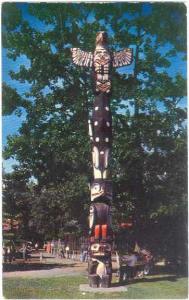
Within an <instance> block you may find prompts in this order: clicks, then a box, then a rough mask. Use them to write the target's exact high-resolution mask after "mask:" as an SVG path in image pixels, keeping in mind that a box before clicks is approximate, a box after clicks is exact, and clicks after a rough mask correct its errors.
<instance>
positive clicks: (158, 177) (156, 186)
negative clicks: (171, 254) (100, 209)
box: [3, 3, 186, 254]
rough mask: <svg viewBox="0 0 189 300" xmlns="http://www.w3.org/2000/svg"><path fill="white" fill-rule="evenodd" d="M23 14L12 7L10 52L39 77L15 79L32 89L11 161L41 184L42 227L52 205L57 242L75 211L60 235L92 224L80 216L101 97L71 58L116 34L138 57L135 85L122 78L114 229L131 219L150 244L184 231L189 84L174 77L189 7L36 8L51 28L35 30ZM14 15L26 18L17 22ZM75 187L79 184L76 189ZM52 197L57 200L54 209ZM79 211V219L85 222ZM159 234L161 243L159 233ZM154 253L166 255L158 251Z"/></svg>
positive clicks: (36, 205)
mask: <svg viewBox="0 0 189 300" xmlns="http://www.w3.org/2000/svg"><path fill="white" fill-rule="evenodd" d="M22 7H23V4H14V3H12V4H10V3H9V4H7V3H5V4H4V5H3V12H4V14H5V18H4V19H3V22H4V23H3V25H4V31H3V45H4V47H5V48H7V51H8V56H9V58H11V59H13V60H16V58H17V57H18V56H19V55H25V56H26V57H27V58H28V59H29V61H30V67H28V68H26V67H25V66H23V65H22V66H20V70H19V71H18V72H17V73H15V72H11V77H12V79H14V80H17V81H18V82H23V81H24V82H28V83H30V85H31V87H30V91H29V92H27V93H25V95H24V96H23V97H24V99H23V97H21V96H20V97H21V99H20V101H19V105H20V102H21V103H22V106H23V107H24V109H25V112H26V115H27V117H26V121H25V122H24V123H23V124H22V126H21V128H20V131H19V134H18V135H15V136H12V137H9V139H8V145H7V147H6V148H5V151H4V156H5V158H9V157H11V156H13V157H15V158H16V159H17V160H18V161H19V162H20V165H21V166H22V167H24V168H26V169H27V170H28V171H29V173H30V175H31V176H34V177H35V178H36V179H37V181H38V187H37V193H38V194H37V195H36V196H35V199H34V200H33V204H32V207H33V216H34V218H35V222H34V223H35V226H37V228H39V227H40V226H41V225H40V224H41V223H40V221H39V220H40V218H39V217H38V216H41V215H42V214H43V212H44V209H45V208H44V205H45V204H44V203H47V207H46V211H48V212H49V214H51V213H52V203H53V206H55V207H56V213H57V218H54V221H53V220H52V221H51V222H53V224H54V225H53V226H54V229H53V231H52V234H56V233H55V231H56V230H55V228H56V227H58V223H57V222H59V221H58V218H59V217H60V219H61V215H64V214H65V211H66V209H69V214H70V215H69V217H68V218H66V222H65V223H64V225H61V226H63V228H64V226H66V223H67V222H68V223H69V221H70V220H71V218H73V219H74V220H76V219H78V220H79V223H80V224H82V225H83V224H84V223H85V222H86V214H84V215H83V218H82V220H81V219H79V216H80V209H85V207H86V205H88V204H89V193H87V191H86V190H85V191H84V186H85V185H86V184H87V179H86V178H89V180H90V177H91V175H92V167H91V158H90V144H89V138H88V136H87V120H88V115H89V114H90V112H91V108H92V100H93V96H92V88H91V80H90V71H89V70H83V69H80V68H76V67H75V66H74V65H73V64H72V63H71V56H70V49H69V48H70V47H72V46H73V47H81V48H83V49H87V50H89V51H90V50H93V49H94V41H95V36H96V32H97V31H98V30H107V31H108V32H109V33H110V45H111V47H112V50H114V49H120V48H125V47H128V46H130V45H133V48H134V63H133V66H132V71H131V74H130V76H127V75H126V74H125V69H122V72H118V70H116V71H114V74H113V75H114V76H113V93H112V102H111V106H112V111H113V123H114V127H113V128H114V146H113V157H112V176H113V181H114V183H115V184H114V185H115V186H114V191H115V199H114V202H113V206H114V208H115V217H114V220H115V222H118V221H120V219H123V220H124V219H126V218H127V217H129V216H130V215H132V216H133V219H134V220H135V223H136V228H135V230H134V231H135V235H136V238H137V239H140V237H141V239H142V240H144V239H147V237H148V240H150V238H151V240H152V238H153V233H152V232H151V230H150V228H157V226H156V224H160V225H162V224H164V220H166V218H167V220H168V218H171V220H172V221H173V220H174V218H175V216H178V214H179V217H178V219H179V218H180V221H179V224H180V225H179V226H181V227H183V226H184V223H183V221H182V220H183V217H182V216H183V215H185V212H184V207H185V206H186V202H185V200H184V198H185V194H186V186H185V183H184V178H185V175H186V164H185V157H186V133H185V119H186V110H185V109H184V108H183V107H182V106H180V104H179V103H180V101H181V100H182V99H183V97H184V96H186V80H185V78H184V76H183V74H181V73H177V72H176V71H174V72H172V73H171V72H170V70H169V67H170V66H171V64H172V59H173V58H176V57H178V54H179V55H180V56H181V55H182V56H183V59H184V56H185V52H186V8H185V6H184V5H183V4H182V3H152V4H148V3H111V4H110V3H109V4H94V3H93V4H76V3H72V4H62V3H60V4H57V3H56V4H50V3H49V4H47V3H38V4H27V9H28V12H29V14H30V15H31V16H33V17H35V18H36V20H37V21H40V22H42V24H43V27H41V25H39V26H38V27H37V26H35V27H34V26H32V24H31V23H30V19H29V18H27V19H26V18H25V15H24V14H23V13H22V10H21V9H22ZM25 8H26V6H25ZM12 11H14V13H15V14H16V16H17V18H15V20H12ZM16 20H17V21H16ZM126 72H127V71H126ZM9 99H11V98H9ZM160 108H161V109H160ZM79 178H81V180H79ZM178 180H179V183H180V184H179V185H177V184H176V182H177V181H178ZM73 183H75V184H76V183H77V188H76V187H75V185H74V186H73ZM44 189H45V192H44ZM76 190H77V191H78V192H76ZM173 190H174V193H172V194H171V191H173ZM61 193H62V194H63V195H64V196H63V197H62V198H63V200H62V203H61V201H60V199H61ZM52 194H55V199H53V200H50V199H52ZM44 199H46V202H45V200H44ZM68 199H69V201H68ZM76 199H77V201H76ZM60 203H61V204H60ZM69 203H70V204H69ZM72 204H74V206H73V205H72ZM69 205H70V208H69ZM177 205H178V206H177ZM58 207H60V211H59V213H58ZM74 207H76V208H77V209H78V212H77V211H76V214H75V212H74V209H73V208H74ZM173 207H175V208H174V209H173ZM178 207H179V209H178ZM120 208H121V209H120ZM85 212H86V210H85ZM58 214H59V215H58ZM52 215H53V213H52ZM55 219H56V220H55ZM47 221H48V220H47V218H46V221H45V220H44V223H43V224H44V228H45V227H46V229H44V228H43V233H44V234H45V232H47V231H48V230H49V225H48V222H47ZM172 221H171V222H172ZM165 222H166V221H165ZM62 224H63V223H62ZM152 225H153V226H155V227H153V226H152ZM160 227H161V226H160ZM160 227H159V228H160ZM58 231H59V230H58ZM156 231H157V235H158V238H159V239H160V240H161V239H162V237H163V236H162V234H161V232H160V230H159V229H157V230H156ZM142 233H143V234H142ZM57 234H59V233H57ZM174 234H175V231H174V233H173V235H174ZM176 234H178V232H177V233H176ZM173 235H172V236H171V237H170V240H173ZM167 236H168V233H167V234H166V237H167ZM168 244H169V243H168V242H167V243H166V245H168ZM154 248H156V249H157V244H155V243H154ZM167 249H168V250H170V246H167ZM167 249H166V253H168V250H167ZM160 250H161V249H160ZM163 251H164V250H162V253H164V254H165V251H164V252H163Z"/></svg>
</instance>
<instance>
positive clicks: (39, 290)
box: [3, 275, 187, 299]
mask: <svg viewBox="0 0 189 300" xmlns="http://www.w3.org/2000/svg"><path fill="white" fill-rule="evenodd" d="M82 283H88V279H87V278H86V277H84V276H63V277H53V278H36V279H33V278H16V277H14V278H4V279H3V295H4V297H5V298H7V299H31V298H34V299H102V298H103V299H110V298H111V299H116V298H117V299H118V298H121V299H136V298H138V299H148V298H151V299H157V298H158V299H160V298H164V299H176V298H177V299H178V298H179V299H184V298H187V278H186V277H185V278H184V277H181V278H177V277H175V276H170V275H154V276H149V277H146V278H145V279H144V280H143V281H139V280H138V281H137V282H135V283H134V282H133V283H131V284H129V285H128V286H127V287H128V291H127V292H120V293H83V292H81V291H79V285H80V284H82Z"/></svg>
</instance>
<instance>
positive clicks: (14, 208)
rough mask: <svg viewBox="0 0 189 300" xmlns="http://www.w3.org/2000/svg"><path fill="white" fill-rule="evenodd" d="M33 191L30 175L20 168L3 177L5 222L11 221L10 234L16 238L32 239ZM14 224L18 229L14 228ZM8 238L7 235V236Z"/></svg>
mask: <svg viewBox="0 0 189 300" xmlns="http://www.w3.org/2000/svg"><path fill="white" fill-rule="evenodd" d="M31 195H32V193H31V189H30V185H29V183H28V173H27V171H26V170H21V169H19V168H18V167H16V168H15V170H14V171H13V172H12V173H10V174H9V173H7V174H6V173H5V174H4V176H3V220H4V221H5V222H6V221H7V219H9V220H10V227H11V228H10V233H11V234H12V235H13V236H14V238H15V239H16V238H24V239H26V240H28V239H30V238H31V237H32V233H31V232H30V218H31ZM14 222H17V223H18V228H14ZM5 236H6V234H5Z"/></svg>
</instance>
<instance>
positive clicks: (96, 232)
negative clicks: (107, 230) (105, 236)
mask: <svg viewBox="0 0 189 300" xmlns="http://www.w3.org/2000/svg"><path fill="white" fill-rule="evenodd" d="M99 238H100V225H96V226H95V239H99Z"/></svg>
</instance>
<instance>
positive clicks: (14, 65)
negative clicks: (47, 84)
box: [2, 3, 186, 172]
mask: <svg viewBox="0 0 189 300" xmlns="http://www.w3.org/2000/svg"><path fill="white" fill-rule="evenodd" d="M18 6H19V7H20V8H21V10H22V14H23V17H24V18H25V19H26V20H27V21H28V22H29V23H30V25H31V26H32V27H34V28H35V29H37V30H40V31H43V32H44V31H48V30H49V29H51V28H52V26H47V25H45V26H44V24H43V23H42V22H41V21H39V20H38V19H37V18H35V17H33V16H31V15H30V14H29V13H28V11H27V4H25V3H20V4H18ZM149 12H150V5H149V4H148V3H147V4H146V6H145V8H144V14H148V13H149ZM131 47H133V48H135V46H134V45H131ZM167 47H169V45H167ZM164 50H165V49H164ZM6 54H7V50H6V49H2V79H3V81H4V82H6V83H7V84H8V85H10V86H11V87H13V88H15V89H16V90H17V92H18V93H19V94H21V95H22V94H24V93H25V92H27V91H28V90H29V88H30V85H29V84H28V83H18V82H17V81H16V80H12V79H11V78H10V76H9V71H10V70H13V71H15V72H17V71H18V70H19V67H20V65H22V64H23V65H25V66H26V67H29V66H30V61H29V60H28V59H27V57H26V56H24V55H22V56H20V57H19V58H17V60H16V61H12V60H10V59H8V58H7V56H6ZM133 64H134V63H133ZM133 64H132V65H131V66H130V67H126V68H125V67H123V68H120V70H119V71H120V73H127V74H128V73H132V69H133ZM177 72H178V73H181V74H182V75H183V76H186V63H185V62H184V61H183V60H182V54H179V55H178V56H177V57H175V58H172V59H171V67H170V68H169V69H168V73H169V74H170V75H171V76H174V75H175V73H177ZM181 106H186V99H183V101H182V102H181ZM160 109H161V107H160ZM25 118H26V115H25V113H23V114H22V115H21V117H18V116H17V115H16V114H15V113H13V114H12V115H10V116H6V117H3V126H2V145H3V147H5V146H6V143H7V136H8V135H13V134H17V133H18V129H19V128H20V126H21V124H22V122H23V121H24V120H25ZM13 164H16V161H15V160H14V159H9V160H6V161H4V163H3V167H4V169H5V171H6V172H11V171H12V165H13Z"/></svg>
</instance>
